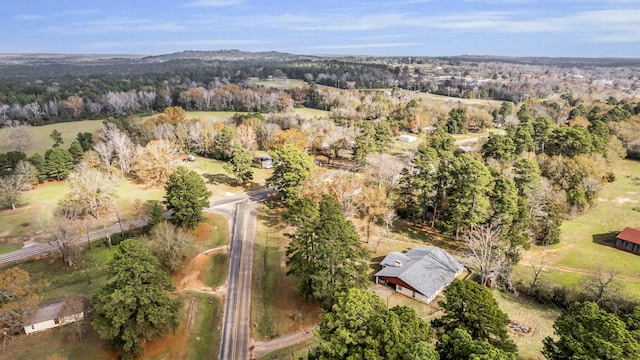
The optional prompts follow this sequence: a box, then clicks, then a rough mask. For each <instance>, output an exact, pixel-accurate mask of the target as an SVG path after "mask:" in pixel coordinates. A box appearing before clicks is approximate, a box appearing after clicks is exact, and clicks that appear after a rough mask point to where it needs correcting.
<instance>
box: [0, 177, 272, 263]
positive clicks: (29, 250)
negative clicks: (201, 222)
mask: <svg viewBox="0 0 640 360" xmlns="http://www.w3.org/2000/svg"><path fill="white" fill-rule="evenodd" d="M273 193H275V191H274V190H271V189H268V188H263V189H259V190H254V191H249V192H247V193H245V194H240V195H234V196H229V197H227V198H224V199H220V200H216V201H212V202H211V203H210V205H209V208H205V209H204V211H212V210H215V209H216V208H219V207H222V206H225V205H230V204H234V203H238V202H241V201H245V200H248V201H257V202H260V201H264V200H265V199H266V198H267V197H268V196H269V195H270V194H273ZM165 216H167V217H171V214H169V213H167V214H165ZM145 225H147V220H146V219H141V220H134V221H123V222H122V229H124V231H127V230H131V229H135V228H139V227H143V226H145ZM120 231H121V229H120V224H118V223H115V224H113V225H111V226H109V227H107V228H106V229H99V230H94V231H90V232H89V235H88V239H87V235H86V234H83V235H82V236H78V237H73V238H71V240H70V241H71V243H72V244H74V245H75V244H77V245H82V244H85V243H87V242H94V241H97V240H101V239H104V238H106V237H107V235H113V234H115V233H119V232H120ZM53 251H57V248H56V246H55V245H53V244H50V243H41V244H36V245H33V246H29V247H24V248H22V249H19V250H15V251H12V252H8V253H5V254H0V265H2V264H7V263H10V262H14V261H19V260H24V259H28V258H31V257H34V256H39V255H44V254H49V253H50V252H53Z"/></svg>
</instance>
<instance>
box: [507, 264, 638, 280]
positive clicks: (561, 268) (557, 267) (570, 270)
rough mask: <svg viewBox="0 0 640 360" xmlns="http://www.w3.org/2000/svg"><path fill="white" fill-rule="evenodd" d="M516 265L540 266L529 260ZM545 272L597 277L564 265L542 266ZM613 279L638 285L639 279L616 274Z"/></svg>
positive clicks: (595, 273) (587, 271)
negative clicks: (553, 271) (552, 271)
mask: <svg viewBox="0 0 640 360" xmlns="http://www.w3.org/2000/svg"><path fill="white" fill-rule="evenodd" d="M518 265H522V266H535V267H536V268H538V267H539V266H540V262H537V263H536V262H530V261H529V260H524V259H523V260H520V262H519V263H518ZM545 270H556V271H563V272H568V273H573V274H580V275H597V274H598V272H597V271H591V270H585V269H576V268H572V267H569V266H564V265H557V264H549V263H547V264H544V266H543V269H542V271H543V272H544V271H545ZM615 279H617V280H622V281H626V282H639V283H640V277H637V276H629V275H620V274H616V275H615Z"/></svg>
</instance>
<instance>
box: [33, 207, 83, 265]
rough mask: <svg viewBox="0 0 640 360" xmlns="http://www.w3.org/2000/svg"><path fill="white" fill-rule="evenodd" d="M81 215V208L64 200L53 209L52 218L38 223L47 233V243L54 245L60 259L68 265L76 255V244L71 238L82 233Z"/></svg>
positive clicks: (73, 261) (74, 259) (71, 263)
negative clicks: (43, 222)
mask: <svg viewBox="0 0 640 360" xmlns="http://www.w3.org/2000/svg"><path fill="white" fill-rule="evenodd" d="M81 215H82V209H81V208H79V207H78V206H76V205H75V204H73V203H70V202H66V201H65V202H63V203H62V204H61V205H60V206H58V207H57V208H56V209H55V210H54V214H53V220H52V221H50V222H49V224H46V225H44V224H40V227H41V228H42V230H44V232H46V233H47V234H48V235H49V240H48V243H49V244H51V245H54V246H55V247H56V249H57V250H58V254H59V255H60V256H61V257H62V260H63V261H64V262H65V263H67V264H68V265H69V266H72V265H73V264H74V263H75V261H76V260H77V257H78V246H77V244H75V243H74V241H73V240H74V238H75V237H76V236H79V235H80V234H81V233H82V223H81V221H80V219H81Z"/></svg>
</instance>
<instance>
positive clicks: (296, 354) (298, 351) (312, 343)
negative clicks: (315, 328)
mask: <svg viewBox="0 0 640 360" xmlns="http://www.w3.org/2000/svg"><path fill="white" fill-rule="evenodd" d="M318 345H320V342H319V341H318V340H316V339H315V338H313V339H309V340H307V341H303V342H300V343H297V344H295V345H291V346H288V347H286V348H282V349H278V350H276V351H273V352H271V353H268V354H266V355H265V356H263V357H261V358H260V359H262V360H291V359H306V358H307V355H309V351H313V349H315V348H316V347H318Z"/></svg>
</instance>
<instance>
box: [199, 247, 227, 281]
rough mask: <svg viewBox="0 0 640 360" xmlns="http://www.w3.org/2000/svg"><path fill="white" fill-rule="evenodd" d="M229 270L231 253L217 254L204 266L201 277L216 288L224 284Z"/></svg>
mask: <svg viewBox="0 0 640 360" xmlns="http://www.w3.org/2000/svg"><path fill="white" fill-rule="evenodd" d="M228 271H229V255H227V254H216V255H213V256H212V257H211V259H209V261H208V262H207V263H206V264H205V265H204V266H203V267H202V272H201V273H200V277H201V278H202V281H203V282H204V283H205V284H206V285H207V286H210V287H212V288H215V287H218V286H220V285H222V284H224V282H225V281H226V280H227V272H228Z"/></svg>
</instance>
